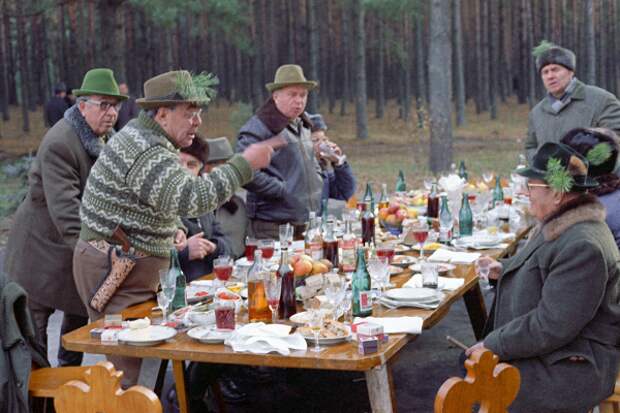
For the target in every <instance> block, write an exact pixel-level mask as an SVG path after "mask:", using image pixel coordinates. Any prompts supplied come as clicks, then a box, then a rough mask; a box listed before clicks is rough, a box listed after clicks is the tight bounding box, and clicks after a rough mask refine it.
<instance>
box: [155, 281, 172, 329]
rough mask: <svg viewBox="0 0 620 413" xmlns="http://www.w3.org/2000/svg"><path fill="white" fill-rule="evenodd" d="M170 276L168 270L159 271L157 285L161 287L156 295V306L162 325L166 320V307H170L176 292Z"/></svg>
mask: <svg viewBox="0 0 620 413" xmlns="http://www.w3.org/2000/svg"><path fill="white" fill-rule="evenodd" d="M173 274H174V273H172V275H173ZM172 275H171V272H170V271H169V270H168V269H165V270H159V283H160V285H161V293H159V294H157V305H159V306H160V307H161V311H162V315H163V318H164V323H165V322H166V321H167V319H168V318H167V314H168V305H170V302H172V299H173V298H174V293H175V290H176V279H175V278H174V277H173V276H172ZM160 295H161V297H160Z"/></svg>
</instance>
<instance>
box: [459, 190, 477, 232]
mask: <svg viewBox="0 0 620 413" xmlns="http://www.w3.org/2000/svg"><path fill="white" fill-rule="evenodd" d="M473 229H474V217H473V214H472V213H471V207H470V206H469V199H468V197H467V193H465V192H464V193H463V201H462V202H461V210H460V211H459V236H461V237H465V236H469V235H472V233H473Z"/></svg>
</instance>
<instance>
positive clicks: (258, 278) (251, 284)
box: [248, 249, 271, 323]
mask: <svg viewBox="0 0 620 413" xmlns="http://www.w3.org/2000/svg"><path fill="white" fill-rule="evenodd" d="M265 271H269V269H268V268H267V267H266V266H265V263H264V262H263V252H262V251H261V250H260V249H257V250H256V251H254V263H253V264H252V266H251V267H250V269H249V270H248V313H249V314H248V315H249V319H250V322H255V321H264V322H266V323H268V322H270V321H271V310H270V309H269V303H268V302H267V296H266V295H265V285H264V283H263V279H264V278H265Z"/></svg>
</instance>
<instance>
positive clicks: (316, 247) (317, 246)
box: [304, 212, 323, 260]
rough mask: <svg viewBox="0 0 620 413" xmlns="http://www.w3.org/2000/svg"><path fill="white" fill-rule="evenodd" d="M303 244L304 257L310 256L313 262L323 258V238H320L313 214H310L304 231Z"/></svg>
mask: <svg viewBox="0 0 620 413" xmlns="http://www.w3.org/2000/svg"><path fill="white" fill-rule="evenodd" d="M304 244H305V246H304V249H305V251H306V255H308V256H310V257H311V258H312V259H313V260H320V259H321V258H323V237H322V236H321V230H320V228H319V226H318V223H317V218H316V214H315V213H314V212H310V222H309V223H308V228H307V229H306V236H305V238H304Z"/></svg>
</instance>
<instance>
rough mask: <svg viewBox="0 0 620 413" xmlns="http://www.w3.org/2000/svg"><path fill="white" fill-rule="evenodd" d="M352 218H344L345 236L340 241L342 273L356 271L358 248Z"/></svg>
mask: <svg viewBox="0 0 620 413" xmlns="http://www.w3.org/2000/svg"><path fill="white" fill-rule="evenodd" d="M351 226H352V222H351V217H349V216H347V217H345V218H344V234H343V235H342V240H341V241H340V260H339V261H340V271H341V272H353V271H355V248H356V247H357V237H356V236H355V234H354V233H353V229H352V227H351Z"/></svg>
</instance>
